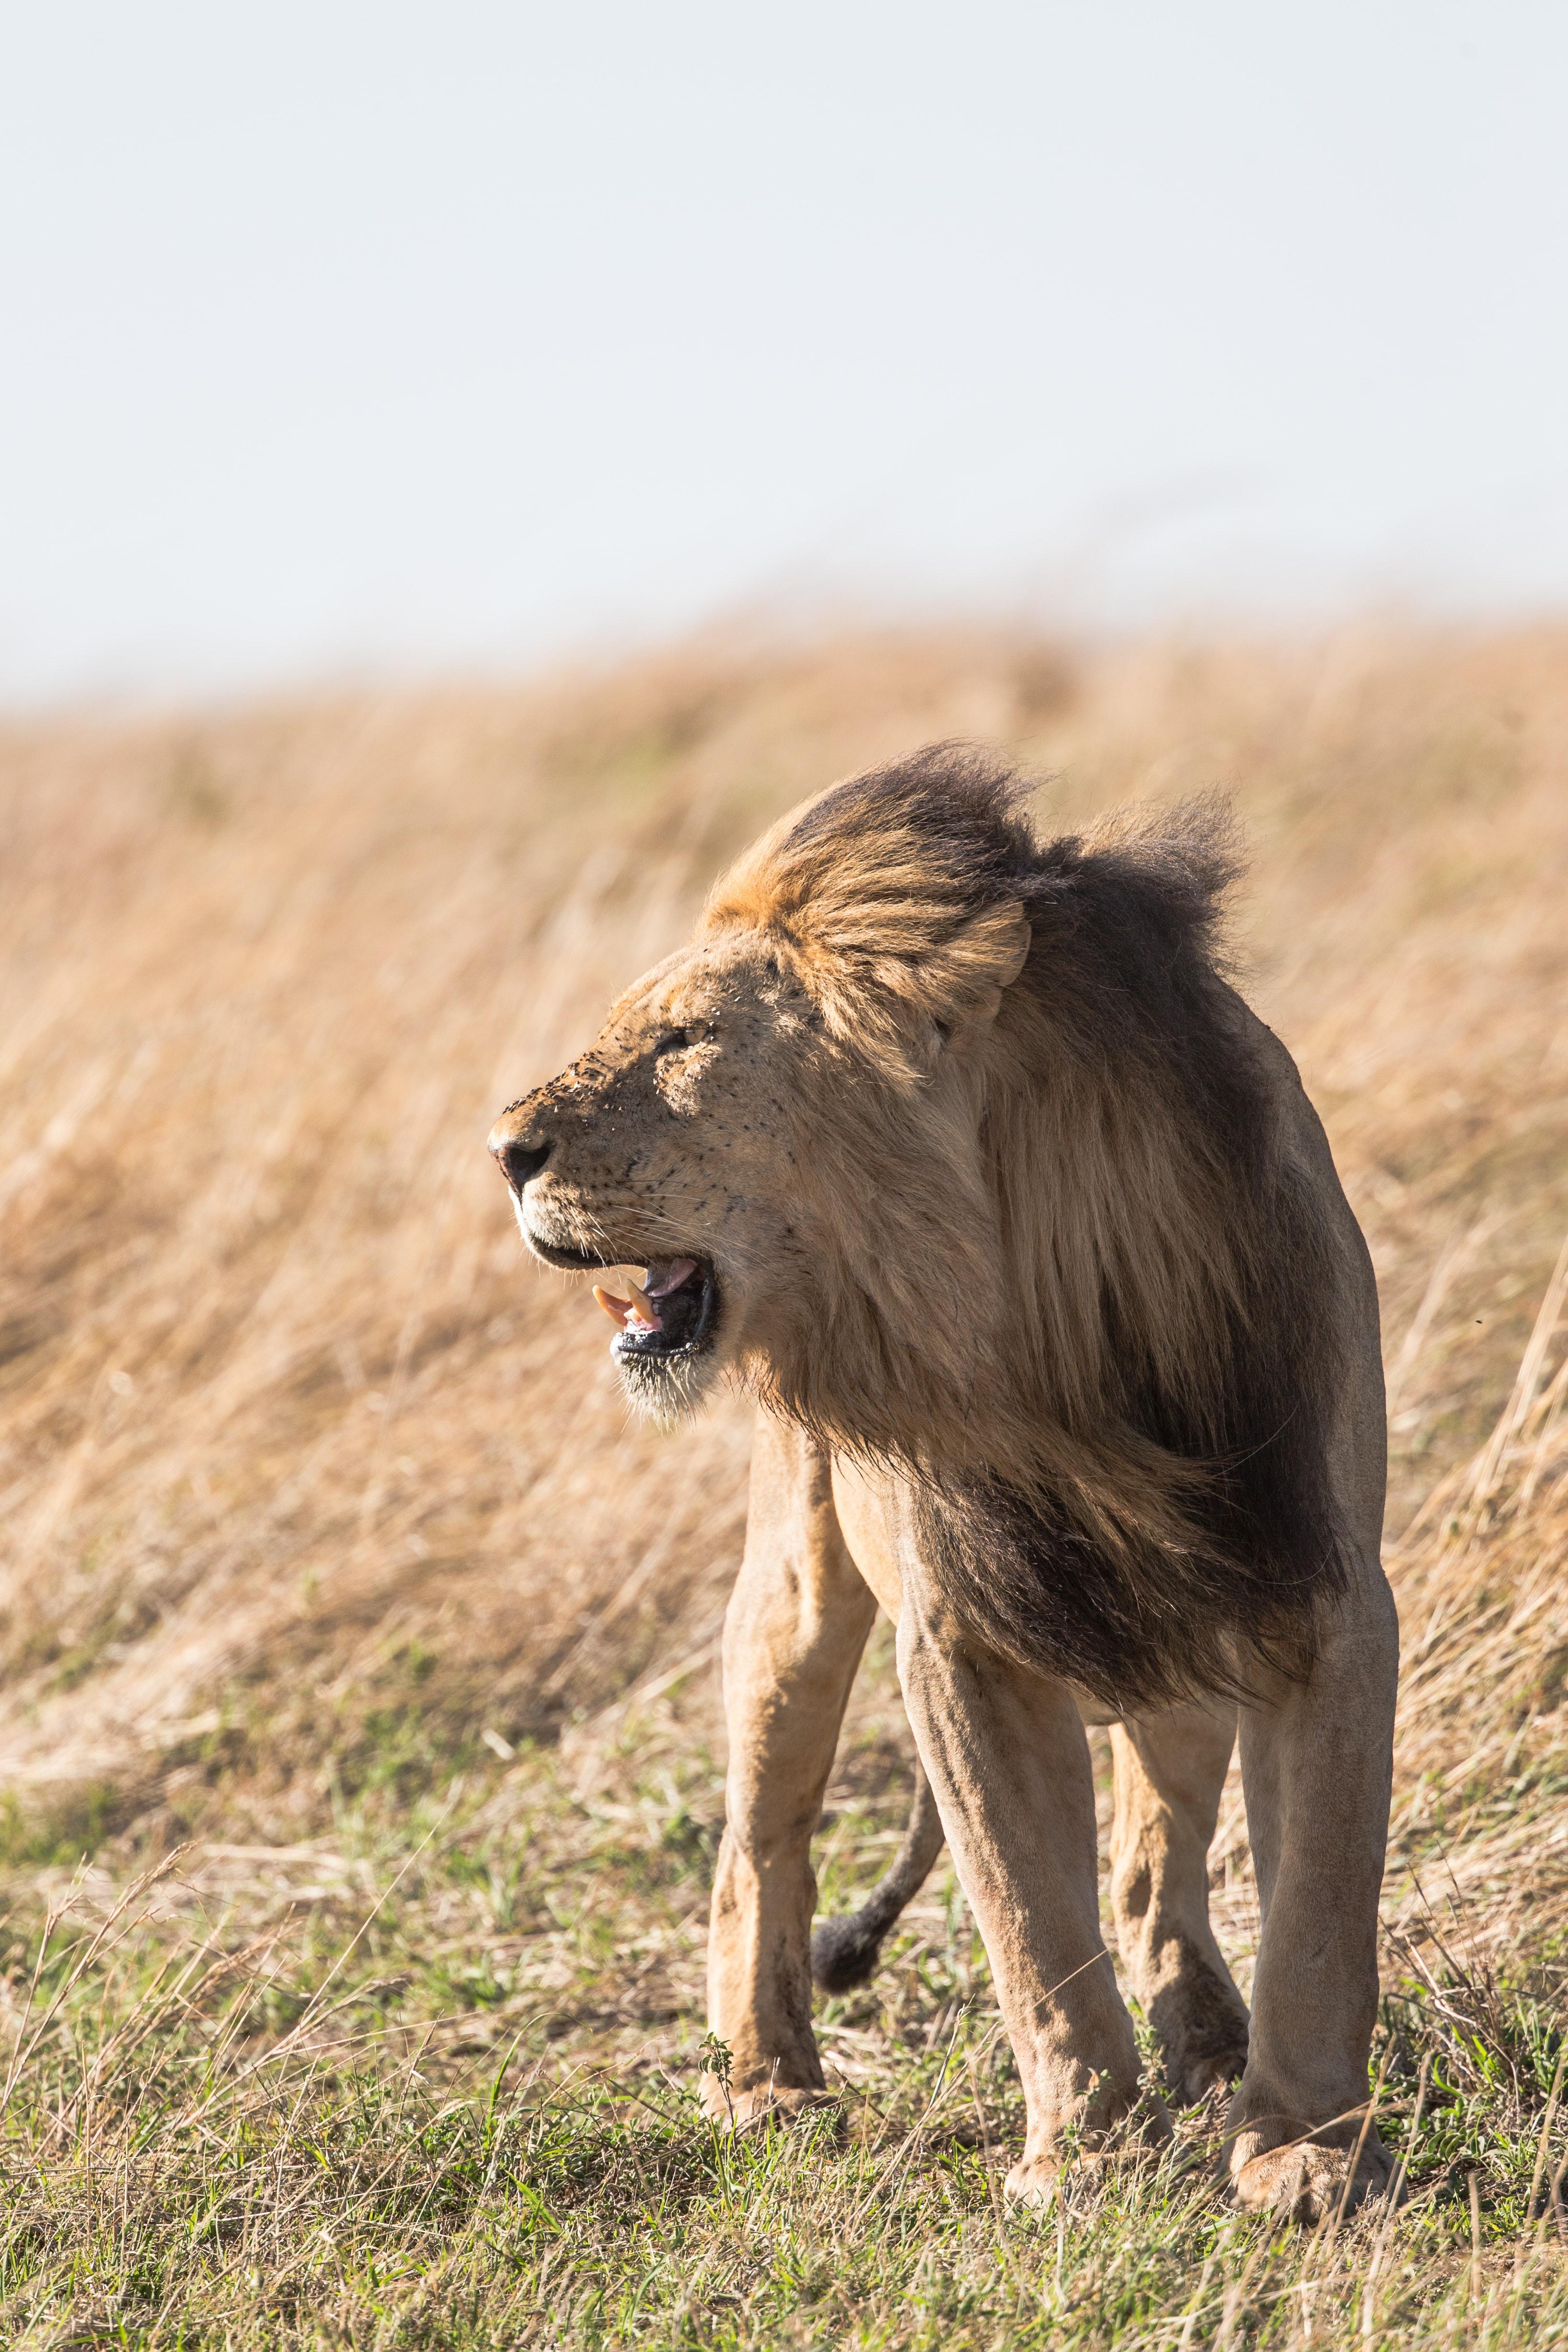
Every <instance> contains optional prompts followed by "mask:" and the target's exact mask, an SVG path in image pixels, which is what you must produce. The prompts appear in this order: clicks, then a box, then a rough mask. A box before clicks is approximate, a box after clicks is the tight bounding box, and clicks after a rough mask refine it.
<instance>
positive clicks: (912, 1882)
mask: <svg viewBox="0 0 1568 2352" xmlns="http://www.w3.org/2000/svg"><path fill="white" fill-rule="evenodd" d="M941 1852H942V1817H941V1815H940V1814H939V1813H938V1811H937V1809H936V1799H935V1798H934V1797H933V1796H932V1795H931V1782H930V1781H929V1780H927V1779H926V1776H925V1774H924V1773H923V1772H922V1771H921V1767H920V1763H919V1760H918V1759H917V1760H916V1763H915V1802H914V1811H912V1812H911V1813H910V1825H909V1828H908V1829H907V1830H906V1831H905V1832H904V1841H903V1843H902V1844H901V1845H900V1848H899V1850H898V1853H896V1854H895V1855H894V1856H893V1864H892V1868H891V1869H890V1870H889V1872H888V1874H887V1875H886V1876H885V1877H883V1878H879V1880H878V1881H877V1884H876V1885H875V1886H873V1888H872V1889H871V1892H870V1894H869V1895H868V1896H867V1897H866V1900H865V1901H864V1903H862V1904H861V1906H860V1908H859V1909H858V1911H847V1912H846V1913H845V1914H844V1916H842V1918H838V1919H825V1920H824V1921H823V1922H822V1924H821V1926H820V1927H817V1928H816V1931H815V1932H814V1934H813V1936H812V1938H811V1973H812V1975H813V1976H814V1977H815V1978H816V1981H817V1983H818V1985H819V1986H820V1987H821V1989H822V1990H823V1991H824V1992H847V1991H848V1990H849V1989H850V1987H851V1986H852V1985H858V1984H864V1983H865V1981H866V1979H867V1978H868V1976H869V1975H870V1973H871V1971H872V1969H874V1968H875V1967H876V1965H877V1956H878V1954H879V1952H880V1950H881V1948H882V1938H883V1937H884V1936H885V1935H886V1934H887V1932H888V1930H889V1927H891V1926H892V1924H893V1922H894V1920H895V1919H896V1918H897V1917H898V1916H899V1914H900V1911H901V1910H902V1909H903V1907H904V1906H905V1904H906V1903H908V1902H909V1901H910V1897H911V1896H913V1895H918V1894H919V1892H920V1890H921V1886H922V1885H924V1883H925V1879H926V1876H927V1874H928V1873H929V1871H930V1869H931V1864H932V1863H933V1862H934V1861H935V1860H936V1858H937V1855H938V1854H939V1853H941Z"/></svg>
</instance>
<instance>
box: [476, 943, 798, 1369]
mask: <svg viewBox="0 0 1568 2352" xmlns="http://www.w3.org/2000/svg"><path fill="white" fill-rule="evenodd" d="M816 1030H817V1024H816V1019H815V1015H814V1012H813V1008H812V1005H811V1003H810V1000H809V998H808V996H807V995H806V992H805V989H804V988H803V987H802V986H801V985H800V983H799V982H798V981H797V980H795V978H793V977H792V976H791V975H790V974H789V973H788V972H787V971H784V969H783V968H782V967H781V965H780V963H779V962H778V961H775V960H774V959H773V957H772V956H771V955H770V954H769V952H768V951H767V950H766V948H765V946H764V945H763V943H762V942H761V941H755V942H753V941H749V940H733V939H731V940H726V941H724V942H721V943H719V944H715V945H702V944H700V945H698V946H696V947H693V948H689V949H687V950H682V951H681V952H680V953H679V954H677V955H675V956H672V957H670V958H669V959H668V961H666V962H664V963H662V964H659V965H658V966H656V968H655V969H654V970H653V971H651V972H649V973H647V975H646V976H645V977H644V978H643V979H642V980H641V981H639V982H637V985H636V986H635V987H633V988H631V989H629V990H628V991H627V992H626V995H625V996H623V997H622V998H621V1000H620V1001H619V1003H617V1004H616V1005H615V1006H614V1007H613V1008H612V1010H611V1013H610V1016H609V1019H608V1021H607V1022H606V1023H605V1027H604V1029H603V1030H602V1031H601V1032H600V1034H599V1035H598V1037H597V1038H596V1039H595V1042H594V1044H593V1045H592V1046H590V1048H589V1049H588V1051H587V1052H586V1053H585V1054H584V1055H582V1056H581V1058H580V1059H579V1060H577V1061H575V1062H574V1063H573V1064H572V1065H571V1066H570V1067H569V1068H568V1069H565V1070H563V1072H562V1074H561V1076H559V1077H557V1078H554V1079H552V1080H551V1082H550V1083H549V1084H548V1085H546V1086H543V1087H539V1088H538V1089H537V1091H536V1092H535V1093H533V1094H531V1095H529V1096H527V1097H525V1098H524V1099H523V1100H522V1101H521V1102H519V1103H515V1104H513V1106H512V1107H511V1108H510V1110H508V1111H506V1112H505V1113H504V1114H503V1116H502V1117H501V1118H500V1119H499V1120H498V1121H497V1123H496V1126H495V1129H494V1130H493V1131H492V1133H491V1136H490V1139H489V1141H490V1150H492V1151H493V1152H494V1154H495V1156H496V1158H497V1160H499V1161H500V1165H501V1168H502V1170H503V1171H504V1172H505V1175H506V1178H507V1181H508V1183H509V1185H510V1189H511V1193H512V1200H513V1205H514V1207H515V1210H516V1213H517V1220H518V1223H519V1225H520V1226H521V1230H522V1234H523V1238H524V1240H525V1241H526V1242H527V1244H528V1245H529V1248H530V1249H531V1251H532V1252H533V1253H534V1255H536V1256H538V1257H540V1258H542V1259H543V1260H544V1262H545V1264H546V1265H553V1266H560V1267H564V1268H566V1269H568V1270H570V1271H573V1272H595V1271H599V1270H601V1269H607V1268H609V1267H613V1266H646V1268H647V1286H646V1290H645V1291H644V1292H643V1293H642V1294H641V1296H640V1297H637V1294H636V1293H635V1290H634V1299H635V1306H633V1307H632V1311H630V1312H627V1313H626V1315H625V1317H624V1319H623V1323H622V1328H621V1329H620V1331H619V1332H618V1333H617V1335H616V1339H615V1340H614V1342H613V1352H614V1355H615V1357H616V1363H617V1366H618V1368H619V1370H620V1372H621V1376H622V1378H623V1380H624V1381H625V1383H626V1388H627V1391H628V1392H629V1393H630V1395H631V1396H632V1397H633V1399H634V1400H635V1401H636V1402H637V1403H638V1404H639V1405H641V1406H644V1407H645V1408H647V1409H649V1410H651V1411H653V1412H657V1413H660V1414H664V1413H668V1412H672V1411H676V1410H679V1409H680V1408H683V1407H689V1406H690V1405H692V1404H694V1403H696V1402H698V1401H699V1399H700V1396H701V1395H702V1394H703V1393H704V1391H706V1390H707V1389H708V1388H709V1387H710V1384H711V1382H712V1381H713V1379H714V1378H715V1377H716V1375H717V1374H718V1372H719V1371H720V1370H721V1368H722V1367H723V1365H724V1364H725V1363H727V1362H729V1361H731V1360H734V1358H735V1357H736V1355H737V1354H738V1353H740V1352H741V1351H742V1350H743V1349H762V1350H763V1351H765V1350H766V1348H767V1345H768V1339H769V1329H768V1326H769V1320H770V1308H771V1307H773V1305H774V1304H775V1303H776V1302H777V1301H779V1300H780V1299H781V1297H787V1296H788V1294H789V1292H790V1288H791V1285H792V1280H793V1279H795V1277H797V1276H798V1275H799V1272H800V1270H801V1266H802V1263H803V1257H804V1254H805V1239H804V1236H803V1235H802V1234H801V1232H800V1229H799V1226H800V1220H799V1215H798V1204H797V1203H795V1204H794V1205H793V1206H792V1195H794V1194H795V1192H796V1189H797V1188H796V1187H795V1183H794V1182H793V1175H794V1171H795V1161H796V1155H797V1150H798V1145H799V1139H800V1137H801V1135H802V1133H803V1132H804V1129H805V1123H806V1108H807V1103H808V1100H812V1099H815V1098H816V1095H817V1093H818V1091H819V1088H820V1083H821V1076H822V1073H821V1070H820V1067H819V1066H817V1065H818V1063H819V1060H820V1056H819V1055H817V1054H816V1052H815V1051H814V1047H815V1043H816ZM612 1303H615V1304H617V1305H622V1304H628V1303H627V1302H612Z"/></svg>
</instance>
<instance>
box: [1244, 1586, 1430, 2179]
mask: <svg viewBox="0 0 1568 2352" xmlns="http://www.w3.org/2000/svg"><path fill="white" fill-rule="evenodd" d="M1398 1651H1399V1629H1398V1623H1397V1620H1396V1618H1395V1615H1394V1599H1393V1595H1392V1594H1391V1593H1390V1591H1389V1590H1388V1586H1387V1583H1386V1582H1385V1580H1384V1576H1383V1571H1382V1570H1381V1569H1380V1568H1379V1567H1378V1566H1377V1564H1376V1561H1375V1559H1373V1561H1372V1562H1371V1564H1370V1565H1368V1566H1366V1567H1364V1568H1363V1570H1362V1571H1361V1574H1360V1579H1359V1582H1358V1585H1357V1587H1356V1589H1355V1590H1354V1591H1352V1593H1351V1594H1350V1595H1348V1596H1347V1598H1346V1599H1345V1601H1343V1602H1342V1603H1341V1604H1340V1605H1339V1606H1338V1607H1337V1608H1336V1609H1335V1610H1334V1612H1332V1613H1331V1615H1330V1616H1329V1618H1328V1619H1327V1622H1326V1623H1325V1625H1324V1628H1323V1633H1322V1641H1321V1648H1320V1651H1319V1654H1318V1658H1317V1662H1316V1664H1315V1665H1314V1666H1313V1669H1312V1672H1311V1675H1310V1678H1309V1679H1308V1680H1307V1681H1306V1682H1305V1683H1286V1682H1284V1681H1281V1682H1280V1683H1279V1685H1277V1686H1276V1688H1275V1689H1274V1691H1273V1692H1272V1693H1270V1694H1269V1695H1268V1701H1267V1702H1265V1703H1259V1704H1258V1705H1256V1706H1246V1707H1244V1708H1243V1709H1242V1713H1241V1767H1242V1780H1243V1785H1244V1787H1245V1790H1246V1794H1247V1828H1248V1832H1249V1834H1250V1837H1251V1841H1252V1854H1253V1862H1254V1864H1255V1866H1256V1869H1257V1873H1258V1900H1259V1905H1260V1907H1261V1909H1262V1914H1263V1936H1262V1941H1261V1943H1260V1945H1259V1948H1258V1969H1257V1974H1256V1977H1255V1979H1254V1983H1253V1992H1252V2036H1251V2049H1250V2054H1249V2056H1248V2058H1247V2071H1246V2073H1245V2074H1243V2076H1242V2079H1241V2085H1240V2088H1239V2089H1238V2090H1237V2095H1236V2098H1235V2100H1234V2102H1233V2103H1232V2106H1231V2111H1230V2118H1229V2125H1228V2134H1229V2138H1230V2169H1231V2174H1232V2179H1233V2186H1234V2190H1235V2194H1236V2198H1237V2202H1238V2203H1239V2204H1243V2205H1250V2206H1272V2207H1279V2208H1283V2209H1285V2210H1291V2211H1294V2212H1295V2213H1296V2214H1297V2215H1298V2216H1299V2218H1300V2219H1301V2220H1303V2221H1311V2220H1315V2219H1317V2218H1319V2217H1320V2216H1321V2215H1322V2214H1323V2213H1325V2212H1328V2211H1330V2210H1333V2209H1334V2208H1336V2207H1338V2206H1339V2205H1340V2204H1341V2203H1343V2204H1344V2205H1345V2206H1346V2207H1347V2208H1348V2207H1350V2206H1353V2205H1355V2204H1357V2203H1359V2202H1360V2200H1362V2198H1363V2197H1365V2196H1366V2195H1368V2194H1369V2193H1372V2192H1375V2191H1376V2190H1378V2189H1383V2188H1384V2187H1385V2186H1386V2185H1387V2182H1388V2179H1389V2176H1390V2172H1391V2170H1392V2167H1391V2163H1390V2159H1389V2157H1388V2155H1387V2152H1386V2150H1385V2149H1384V2146H1383V2143H1382V2141H1381V2140H1380V2139H1379V2138H1378V2136H1377V2132H1376V2130H1375V2128H1374V2127H1373V2126H1372V2125H1371V2124H1370V2122H1369V2121H1368V2118H1367V2112H1366V2109H1367V2095H1368V2084H1367V2062H1368V2053H1369V2052H1370V2049H1371V2044H1372V2030H1373V2024H1374V2022H1375V2021H1376V2017H1377V1906H1378V1895H1379V1890H1380V1887H1381V1885H1382V1879H1383V1863H1384V1841H1385V1838H1386V1835H1387V1827H1388V1802H1389V1790H1390V1785H1391V1781H1392V1778H1393V1747H1394V1684H1395V1678H1396V1675H1397V1672H1398V1663H1399V1659H1398Z"/></svg>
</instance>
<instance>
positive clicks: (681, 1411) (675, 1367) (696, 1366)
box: [616, 1349, 721, 1429]
mask: <svg viewBox="0 0 1568 2352" xmlns="http://www.w3.org/2000/svg"><path fill="white" fill-rule="evenodd" d="M720 1370H721V1367H720V1364H719V1360H718V1358H717V1357H716V1356H715V1354H714V1353H713V1350H712V1349H701V1350H700V1351H699V1352H694V1353H693V1354H691V1355H689V1356H688V1355H680V1356H643V1355H634V1354H631V1353H630V1352H628V1353H627V1354H626V1355H617V1356H616V1371H617V1372H618V1373H619V1375H620V1381H621V1387H622V1389H623V1391H625V1394H626V1402H627V1403H628V1404H629V1405H630V1406H631V1407H632V1409H633V1411H634V1412H637V1413H639V1414H640V1415H641V1416H642V1418H643V1419H644V1420H645V1421H651V1422H653V1423H655V1424H656V1425H657V1426H658V1428H660V1429H669V1428H672V1427H673V1426H674V1424H675V1423H677V1422H680V1421H689V1420H690V1419H691V1417H692V1415H693V1414H694V1413H696V1412H700V1410H701V1408H702V1407H703V1405H705V1404H706V1403H707V1402H708V1399H709V1397H710V1395H711V1394H712V1392H713V1390H714V1388H715V1387H716V1385H717V1383H718V1381H719V1375H720Z"/></svg>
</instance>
